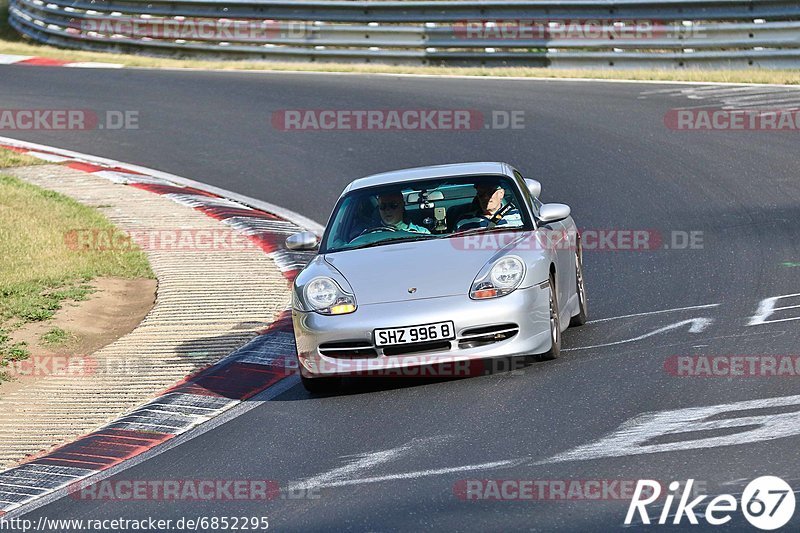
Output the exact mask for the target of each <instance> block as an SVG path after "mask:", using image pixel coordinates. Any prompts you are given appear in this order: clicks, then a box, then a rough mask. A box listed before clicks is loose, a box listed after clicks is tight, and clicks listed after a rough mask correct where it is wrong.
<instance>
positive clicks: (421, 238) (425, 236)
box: [336, 233, 436, 252]
mask: <svg viewBox="0 0 800 533" xmlns="http://www.w3.org/2000/svg"><path fill="white" fill-rule="evenodd" d="M432 238H433V239H435V238H436V237H435V236H434V235H431V234H428V233H425V234H422V235H414V236H411V235H409V236H407V237H398V238H396V239H384V240H382V241H375V242H368V243H366V244H361V245H359V246H353V247H352V248H339V249H338V250H336V251H337V252H340V251H341V252H344V251H347V250H361V249H362V248H373V247H375V246H381V245H384V244H392V243H396V242H413V241H427V240H429V239H432Z"/></svg>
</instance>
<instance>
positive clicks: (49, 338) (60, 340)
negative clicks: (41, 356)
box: [40, 327, 75, 348]
mask: <svg viewBox="0 0 800 533" xmlns="http://www.w3.org/2000/svg"><path fill="white" fill-rule="evenodd" d="M74 339H75V336H74V335H73V334H72V333H70V332H69V331H66V330H64V329H61V328H59V327H55V328H51V329H50V330H49V331H47V333H45V334H44V335H42V337H41V339H40V341H41V343H42V344H43V345H44V346H47V347H48V348H57V347H59V346H64V345H65V344H68V343H70V342H71V341H73V340H74Z"/></svg>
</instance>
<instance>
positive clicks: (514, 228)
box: [448, 225, 528, 237]
mask: <svg viewBox="0 0 800 533" xmlns="http://www.w3.org/2000/svg"><path fill="white" fill-rule="evenodd" d="M496 231H528V230H527V229H526V228H525V226H512V227H508V226H505V225H503V226H495V227H493V228H472V229H468V230H464V231H459V232H455V233H451V234H450V235H448V237H462V236H464V235H471V234H473V233H494V232H496Z"/></svg>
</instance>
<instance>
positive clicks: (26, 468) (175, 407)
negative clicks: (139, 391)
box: [0, 137, 322, 520]
mask: <svg viewBox="0 0 800 533" xmlns="http://www.w3.org/2000/svg"><path fill="white" fill-rule="evenodd" d="M0 148H8V149H12V150H15V151H17V152H20V153H24V154H26V155H30V156H32V157H37V158H39V159H43V160H46V161H49V162H51V163H60V164H65V165H67V166H70V167H72V168H77V169H80V170H82V171H85V172H89V173H93V174H95V175H97V176H100V177H103V178H106V179H109V180H110V181H113V182H115V183H121V184H126V185H132V186H135V187H137V188H140V189H145V190H148V191H150V192H152V193H155V194H161V195H164V196H167V197H169V198H171V199H173V200H174V201H176V202H178V203H182V204H184V205H187V201H188V202H189V204H188V205H191V207H194V208H195V209H196V210H199V211H201V212H202V213H204V214H206V215H207V216H209V217H212V218H215V219H217V220H221V221H223V222H225V223H229V225H231V226H232V227H233V228H234V229H235V230H237V231H240V232H242V233H244V234H245V235H247V236H248V238H250V239H251V240H253V241H254V242H255V243H256V244H257V245H258V246H259V247H260V248H261V249H262V250H263V251H264V252H265V253H266V254H267V255H268V256H269V257H270V258H272V259H273V260H274V261H275V263H276V265H277V266H278V268H279V269H280V271H281V273H282V274H283V275H284V277H285V278H286V279H287V280H288V281H292V280H293V279H294V277H295V276H296V274H297V272H299V270H300V269H301V268H302V266H303V265H304V264H305V262H307V261H308V260H309V259H310V258H311V257H312V256H313V253H310V252H300V253H298V252H289V251H287V250H285V249H284V248H283V246H282V243H283V239H284V238H285V236H286V235H287V234H290V233H292V232H294V231H298V230H300V229H308V230H312V231H313V230H317V231H321V229H322V227H321V226H320V225H319V224H317V223H315V222H313V221H310V220H309V219H307V218H305V217H302V216H300V215H297V214H296V213H292V212H291V211H288V210H285V209H281V208H277V206H274V207H276V210H278V211H281V213H283V214H285V215H287V217H291V218H292V219H294V220H297V221H298V222H300V223H302V225H300V224H298V223H296V222H294V221H292V220H289V219H288V218H284V217H282V216H280V215H278V214H277V213H273V212H271V210H270V209H271V208H272V207H273V206H272V204H269V203H267V202H261V201H259V200H256V199H252V198H247V197H244V196H241V195H237V194H235V193H230V192H229V191H225V190H223V189H219V188H216V187H212V186H209V185H206V184H202V183H200V182H197V181H194V180H190V179H187V178H182V177H180V176H175V175H172V174H168V173H164V172H159V171H154V170H151V169H147V168H145V167H139V166H137V165H129V164H126V163H122V162H118V161H114V160H111V159H107V158H100V157H96V156H91V155H88V154H81V153H78V152H72V151H69V150H62V149H58V148H54V147H49V146H45V145H41V144H35V143H28V142H24V141H18V140H15V139H10V138H5V137H0ZM198 193H200V194H198ZM219 193H223V194H219ZM228 194H230V195H231V197H228V196H227V195H228ZM232 196H236V197H239V198H241V200H237V199H235V198H233V197H232ZM250 204H252V205H250ZM256 205H259V206H262V208H256V207H255V206H256ZM237 206H238V207H237ZM264 206H267V207H268V209H263V207H264ZM265 227H266V229H265ZM294 353H295V349H294V335H293V333H292V326H291V313H290V311H288V310H286V311H284V312H283V313H281V315H280V316H279V317H278V318H277V319H276V320H275V321H274V322H273V323H272V324H271V325H270V326H269V327H268V328H266V329H265V330H263V331H261V332H259V336H257V337H255V338H254V339H252V340H251V341H250V342H248V343H246V344H245V345H244V346H241V347H239V348H238V349H236V350H234V351H233V352H232V353H230V354H229V355H228V356H226V357H224V358H222V359H221V360H220V361H219V362H217V363H216V364H214V365H212V366H211V367H209V368H207V369H204V370H201V371H199V372H197V373H195V374H193V375H191V376H189V377H187V378H186V379H184V380H182V381H180V382H178V383H176V384H175V385H173V386H172V387H170V388H169V389H167V390H166V391H164V392H163V393H162V394H161V395H160V396H158V397H156V398H155V399H153V400H151V401H149V402H146V403H145V404H143V405H141V406H139V407H137V408H136V409H134V410H132V411H130V412H128V413H125V414H123V415H122V416H121V417H120V418H119V419H117V420H115V421H113V422H111V423H109V424H107V425H105V426H103V427H102V428H100V429H98V430H96V431H94V432H92V433H89V434H87V435H84V436H82V437H79V438H78V439H76V440H74V441H72V442H70V443H67V444H65V445H62V446H60V447H58V448H56V449H55V450H52V451H51V452H49V453H46V454H44V455H40V456H37V457H36V458H34V459H33V460H31V461H29V462H27V463H24V464H22V465H19V466H17V467H13V468H11V469H8V470H5V471H2V472H0V518H2V519H4V520H8V519H11V518H13V517H15V516H19V515H22V514H25V513H27V512H29V511H30V510H33V509H34V508H36V507H39V506H41V505H44V504H45V503H46V502H49V501H52V500H54V499H57V498H59V497H62V496H63V495H65V494H68V493H72V492H74V491H75V490H79V489H80V487H84V486H86V485H88V484H91V483H92V482H96V480H99V479H100V478H98V477H97V476H101V475H102V476H108V475H111V474H110V473H111V472H117V471H120V470H124V469H126V468H129V467H130V466H132V465H134V464H138V462H141V461H143V460H145V458H146V457H150V455H147V456H145V455H143V454H145V453H155V454H158V453H163V451H166V450H167V449H169V448H171V447H174V446H176V445H177V444H179V443H180V442H183V441H185V439H186V438H187V437H182V435H184V434H188V433H189V432H190V431H191V432H192V435H195V436H196V435H199V434H202V433H203V432H205V431H208V430H209V429H212V428H213V427H215V426H216V425H219V424H221V423H224V421H226V420H230V419H231V418H233V417H235V416H239V415H240V414H244V413H245V412H247V411H249V410H250V409H251V408H252V407H255V406H257V405H258V403H254V404H252V407H251V406H250V405H249V404H247V403H246V402H250V401H253V400H255V401H257V402H258V401H265V400H256V399H264V398H267V399H268V398H271V397H273V396H274V395H275V394H278V393H279V392H275V391H284V390H287V389H288V388H289V387H290V386H293V385H294V384H296V382H297V378H296V376H295V374H296V357H295V356H294ZM273 392H274V393H275V394H273ZM153 412H157V413H158V414H155V415H154V414H152V413H153ZM223 415H224V416H225V418H222V419H219V421H217V422H216V424H215V425H214V426H208V429H204V430H203V431H200V432H197V431H196V430H197V429H198V428H200V427H201V426H203V425H204V424H207V423H209V422H210V421H213V420H217V418H218V417H220V416H223ZM191 438H193V437H191ZM180 439H183V440H180ZM151 450H152V451H153V452H151ZM134 460H135V461H136V462H131V461H134ZM90 480H91V481H90Z"/></svg>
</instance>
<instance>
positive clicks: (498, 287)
mask: <svg viewBox="0 0 800 533" xmlns="http://www.w3.org/2000/svg"><path fill="white" fill-rule="evenodd" d="M524 277H525V263H524V262H523V261H522V259H520V258H519V257H516V256H513V255H509V256H506V257H502V258H500V259H498V260H497V261H495V263H494V264H493V265H492V267H491V268H489V269H488V270H487V269H486V268H484V269H483V270H482V271H481V273H480V274H478V277H477V278H475V281H473V282H472V288H471V289H470V291H469V297H470V298H472V299H473V300H483V299H486V298H497V297H500V296H505V295H506V294H508V293H510V292H512V291H514V289H516V288H517V287H519V286H520V284H521V283H522V280H523V278H524Z"/></svg>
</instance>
